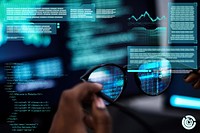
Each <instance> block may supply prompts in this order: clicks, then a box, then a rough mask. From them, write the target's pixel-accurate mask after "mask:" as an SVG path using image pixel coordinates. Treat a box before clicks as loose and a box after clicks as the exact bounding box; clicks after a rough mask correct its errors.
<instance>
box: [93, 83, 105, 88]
mask: <svg viewBox="0 0 200 133" xmlns="http://www.w3.org/2000/svg"><path fill="white" fill-rule="evenodd" d="M94 84H95V85H96V86H98V87H99V88H102V87H103V85H102V84H100V83H94Z"/></svg>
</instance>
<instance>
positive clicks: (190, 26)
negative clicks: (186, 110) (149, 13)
mask: <svg viewBox="0 0 200 133" xmlns="http://www.w3.org/2000/svg"><path fill="white" fill-rule="evenodd" d="M168 9H169V10H168V15H169V19H168V21H169V22H168V43H193V44H197V3H169V5H168Z"/></svg>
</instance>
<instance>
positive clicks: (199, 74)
mask: <svg viewBox="0 0 200 133" xmlns="http://www.w3.org/2000/svg"><path fill="white" fill-rule="evenodd" d="M185 82H187V83H192V85H193V87H194V88H196V89H200V70H198V71H195V72H192V73H190V74H189V75H188V76H187V77H186V78H185Z"/></svg>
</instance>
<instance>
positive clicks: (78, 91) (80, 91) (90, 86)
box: [72, 82, 102, 101]
mask: <svg viewBox="0 0 200 133" xmlns="http://www.w3.org/2000/svg"><path fill="white" fill-rule="evenodd" d="M101 89H102V85H101V84H98V83H88V82H84V83H81V84H79V85H77V86H75V87H74V89H73V90H72V91H73V93H74V94H75V95H76V98H77V100H78V101H83V100H87V98H91V96H92V95H93V94H95V93H97V92H99V91H101Z"/></svg>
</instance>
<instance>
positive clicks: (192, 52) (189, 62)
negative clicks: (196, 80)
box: [128, 46, 198, 72]
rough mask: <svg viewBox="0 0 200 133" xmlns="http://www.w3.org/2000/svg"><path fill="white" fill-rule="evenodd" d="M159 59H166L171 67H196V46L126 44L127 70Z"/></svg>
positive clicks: (131, 70) (135, 68)
mask: <svg viewBox="0 0 200 133" xmlns="http://www.w3.org/2000/svg"><path fill="white" fill-rule="evenodd" d="M160 59H167V60H168V61H169V62H170V64H171V67H172V69H182V70H183V69H197V64H198V61H197V46H128V70H129V72H137V70H138V68H139V67H140V66H141V65H142V64H144V63H149V62H156V61H158V60H160ZM140 71H142V70H140ZM143 71H144V72H146V71H147V70H143Z"/></svg>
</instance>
